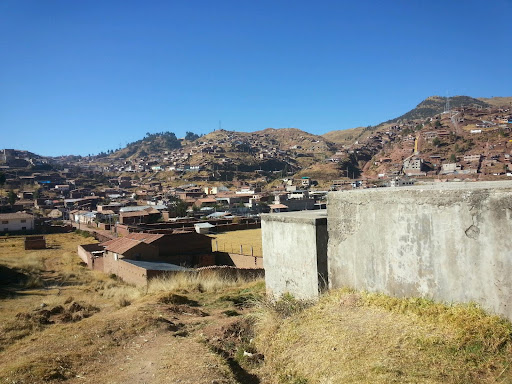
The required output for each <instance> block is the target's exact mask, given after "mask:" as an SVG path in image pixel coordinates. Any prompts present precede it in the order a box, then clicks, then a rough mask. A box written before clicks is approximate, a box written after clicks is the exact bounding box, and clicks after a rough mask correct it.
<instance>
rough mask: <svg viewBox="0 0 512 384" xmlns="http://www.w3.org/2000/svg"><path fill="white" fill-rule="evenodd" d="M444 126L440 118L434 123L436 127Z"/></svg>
mask: <svg viewBox="0 0 512 384" xmlns="http://www.w3.org/2000/svg"><path fill="white" fill-rule="evenodd" d="M442 126H443V124H441V121H440V120H436V123H435V124H434V127H436V128H441V127H442Z"/></svg>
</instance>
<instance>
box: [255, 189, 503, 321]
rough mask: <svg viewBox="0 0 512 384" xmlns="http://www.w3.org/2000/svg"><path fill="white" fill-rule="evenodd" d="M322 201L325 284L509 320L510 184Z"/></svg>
mask: <svg viewBox="0 0 512 384" xmlns="http://www.w3.org/2000/svg"><path fill="white" fill-rule="evenodd" d="M328 201H329V204H328V232H329V243H328V252H327V253H328V264H329V268H328V269H329V272H328V273H329V283H330V287H332V288H337V287H352V288H355V289H361V290H363V289H364V290H370V291H379V292H383V293H386V294H389V295H395V296H401V297H403V296H414V297H426V298H431V299H434V300H437V301H443V302H477V303H479V304H480V305H482V306H483V307H484V308H486V309H488V310H490V311H492V312H495V313H498V314H502V315H504V316H506V317H508V318H509V319H512V236H511V234H512V182H508V181H506V182H478V183H443V184H437V185H432V186H428V187H421V186H417V187H402V188H393V189H391V188H382V189H381V188H379V189H367V190H360V191H350V192H333V193H330V194H329V196H328ZM265 257H267V255H266V254H265ZM267 273H268V271H267ZM303 284H305V285H307V284H309V282H308V281H307V280H304V282H303Z"/></svg>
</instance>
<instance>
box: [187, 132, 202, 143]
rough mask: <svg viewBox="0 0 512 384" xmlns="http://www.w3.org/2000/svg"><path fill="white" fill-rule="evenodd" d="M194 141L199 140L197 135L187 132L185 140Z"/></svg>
mask: <svg viewBox="0 0 512 384" xmlns="http://www.w3.org/2000/svg"><path fill="white" fill-rule="evenodd" d="M196 139H199V135H198V134H196V133H194V132H189V131H187V133H186V134H185V140H189V141H194V140H196Z"/></svg>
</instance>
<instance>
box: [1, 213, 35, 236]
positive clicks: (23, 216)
mask: <svg viewBox="0 0 512 384" xmlns="http://www.w3.org/2000/svg"><path fill="white" fill-rule="evenodd" d="M32 230H34V216H32V215H29V214H28V213H24V212H18V213H0V232H17V231H32Z"/></svg>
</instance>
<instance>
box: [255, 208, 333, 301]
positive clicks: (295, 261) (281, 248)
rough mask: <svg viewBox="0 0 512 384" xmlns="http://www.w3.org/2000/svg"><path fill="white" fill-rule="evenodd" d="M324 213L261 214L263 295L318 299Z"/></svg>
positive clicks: (323, 271)
mask: <svg viewBox="0 0 512 384" xmlns="http://www.w3.org/2000/svg"><path fill="white" fill-rule="evenodd" d="M326 213H327V212H326V211H325V210H317V211H303V212H289V213H278V214H267V215H262V222H261V228H262V245H263V255H264V256H263V266H264V268H265V281H266V284H267V292H268V293H269V294H270V295H272V296H275V297H279V296H281V295H282V294H283V293H286V292H289V293H292V294H293V295H294V296H295V297H297V298H301V299H306V298H311V297H316V296H318V294H319V292H320V291H321V290H322V289H324V288H325V287H326V284H327V253H326V250H327V215H326Z"/></svg>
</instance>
